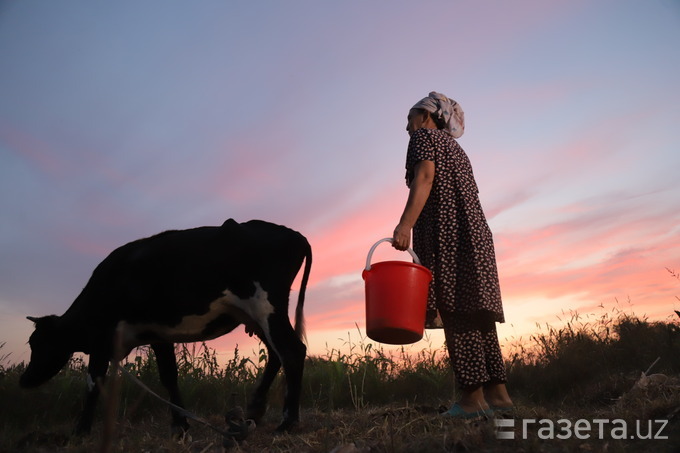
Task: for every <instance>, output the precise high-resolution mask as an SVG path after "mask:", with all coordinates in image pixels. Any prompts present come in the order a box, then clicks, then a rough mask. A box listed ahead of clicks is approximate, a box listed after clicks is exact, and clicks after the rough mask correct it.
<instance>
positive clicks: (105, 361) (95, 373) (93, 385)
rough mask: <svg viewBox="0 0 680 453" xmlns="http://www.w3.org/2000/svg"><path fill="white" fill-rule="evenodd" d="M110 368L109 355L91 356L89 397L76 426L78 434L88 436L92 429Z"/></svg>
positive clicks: (95, 354) (88, 370) (88, 371)
mask: <svg viewBox="0 0 680 453" xmlns="http://www.w3.org/2000/svg"><path fill="white" fill-rule="evenodd" d="M108 368H109V357H108V355H107V354H101V353H100V354H97V353H92V354H90V362H89V363H88V366H87V395H86V396H85V406H84V407H83V412H82V413H81V414H80V420H79V421H78V424H77V425H76V429H75V433H76V434H87V433H89V432H90V430H91V429H92V419H93V418H94V410H95V408H96V407H97V398H99V391H100V386H101V385H103V383H104V378H105V377H106V371H107V370H108Z"/></svg>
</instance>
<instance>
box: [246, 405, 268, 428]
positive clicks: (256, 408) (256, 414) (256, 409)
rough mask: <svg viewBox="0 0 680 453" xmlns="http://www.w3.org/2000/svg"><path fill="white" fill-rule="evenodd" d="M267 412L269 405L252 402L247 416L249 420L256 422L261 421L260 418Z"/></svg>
mask: <svg viewBox="0 0 680 453" xmlns="http://www.w3.org/2000/svg"><path fill="white" fill-rule="evenodd" d="M266 412H267V406H265V405H262V406H260V405H253V404H251V405H249V406H248V412H247V415H246V417H245V418H246V419H248V420H253V421H254V422H255V423H260V420H262V417H264V414H265V413H266Z"/></svg>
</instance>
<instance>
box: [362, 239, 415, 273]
mask: <svg viewBox="0 0 680 453" xmlns="http://www.w3.org/2000/svg"><path fill="white" fill-rule="evenodd" d="M382 242H389V243H390V244H391V243H393V242H394V241H393V240H392V238H385V239H381V240H379V241H378V242H376V243H375V244H373V247H371V250H369V251H368V256H367V257H366V270H367V271H370V270H371V258H372V257H373V252H374V251H375V248H376V247H378V245H380V243H382ZM406 251H407V252H409V253H410V254H411V256H412V257H413V262H414V263H416V264H420V259H419V258H418V255H416V252H414V251H413V249H412V248H410V247H409V248H408V249H407V250H406Z"/></svg>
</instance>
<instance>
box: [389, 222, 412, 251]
mask: <svg viewBox="0 0 680 453" xmlns="http://www.w3.org/2000/svg"><path fill="white" fill-rule="evenodd" d="M410 245H411V228H409V227H407V226H404V225H402V224H401V223H400V224H399V225H397V227H396V228H395V229H394V234H393V236H392V247H394V248H395V249H397V250H406V249H407V248H409V246H410Z"/></svg>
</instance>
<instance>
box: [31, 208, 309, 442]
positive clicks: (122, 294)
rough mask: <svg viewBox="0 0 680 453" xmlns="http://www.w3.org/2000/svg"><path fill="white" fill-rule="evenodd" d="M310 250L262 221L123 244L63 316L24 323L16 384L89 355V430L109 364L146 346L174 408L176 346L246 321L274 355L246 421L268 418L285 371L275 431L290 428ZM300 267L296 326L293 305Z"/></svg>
mask: <svg viewBox="0 0 680 453" xmlns="http://www.w3.org/2000/svg"><path fill="white" fill-rule="evenodd" d="M311 253H312V252H311V247H310V245H309V243H308V242H307V239H305V237H304V236H302V235H301V234H300V233H298V232H296V231H293V230H291V229H289V228H286V227H284V226H280V225H274V224H272V223H268V222H263V221H260V220H251V221H249V222H245V223H241V224H239V223H237V222H235V221H234V220H232V219H229V220H227V221H226V222H224V224H223V225H222V226H219V227H217V226H206V227H199V228H194V229H190V230H176V231H166V232H164V233H160V234H158V235H155V236H152V237H149V238H146V239H140V240H137V241H134V242H131V243H129V244H126V245H124V246H122V247H120V248H118V249H116V250H114V251H113V252H112V253H111V254H110V255H109V256H108V257H106V258H105V259H104V261H102V262H101V263H100V264H99V265H98V266H97V267H96V269H95V270H94V272H93V273H92V276H91V277H90V280H89V281H88V282H87V285H86V286H85V288H84V289H83V290H82V292H81V293H80V295H79V296H78V297H77V298H76V300H75V301H74V302H73V304H72V305H71V307H70V308H69V309H68V310H66V312H65V313H64V314H63V315H62V316H55V315H51V316H44V317H41V318H33V317H29V318H28V319H30V320H31V321H33V322H35V331H34V332H33V334H32V335H31V337H30V340H29V344H30V346H31V360H30V363H29V364H28V367H27V368H26V371H25V372H24V373H23V375H22V376H21V382H20V383H21V385H22V386H23V387H35V386H38V385H40V384H42V383H44V382H46V381H47V380H49V379H50V378H51V377H53V376H54V375H56V374H57V373H58V372H59V370H61V368H63V367H64V366H65V365H66V363H67V362H68V360H69V358H70V357H71V355H72V354H73V353H74V352H78V351H80V352H84V353H86V354H89V355H90V360H89V364H88V393H87V397H86V401H85V406H84V409H83V413H82V415H81V418H80V421H79V422H78V425H77V427H76V431H77V432H81V433H82V432H89V430H90V428H91V425H92V418H93V414H94V409H95V405H96V400H97V396H98V394H99V390H100V389H99V383H101V382H102V379H103V377H104V376H105V375H106V372H107V369H108V366H109V361H110V360H112V359H115V360H120V359H121V358H123V357H125V356H126V355H127V354H129V352H130V351H131V350H132V349H133V348H135V347H137V346H141V345H146V344H150V345H151V347H152V349H153V351H154V352H155V354H156V359H157V361H158V369H159V373H160V378H161V382H162V383H163V385H164V386H165V387H166V388H167V389H168V392H169V394H170V399H171V401H172V402H173V403H175V404H177V405H179V406H182V401H181V398H180V395H179V390H178V387H177V362H176V359H175V354H174V345H173V343H178V342H191V341H202V340H209V339H212V338H216V337H219V336H221V335H224V334H226V333H228V332H230V331H232V330H233V329H234V328H236V327H237V326H238V325H240V324H245V325H246V330H247V331H249V332H251V333H252V332H254V333H255V334H257V335H258V336H259V337H260V339H261V340H262V341H263V342H264V344H265V345H266V346H267V349H268V351H269V360H268V362H267V364H266V366H265V370H264V373H263V377H262V380H261V381H260V383H259V385H258V387H257V389H256V390H255V392H254V394H253V395H252V397H251V401H250V403H249V406H248V414H247V416H248V418H252V419H254V420H256V421H257V420H258V419H259V418H260V417H261V416H262V415H264V412H265V410H266V399H267V392H268V390H269V387H270V386H271V384H272V382H273V380H274V378H275V377H276V374H277V373H278V371H279V369H280V368H281V365H283V369H284V372H285V375H286V383H287V389H286V396H285V401H284V410H283V421H282V423H281V424H280V425H279V427H278V428H277V430H279V431H286V430H289V429H290V428H291V427H292V426H293V425H294V424H295V423H296V422H297V421H298V419H299V404H300V403H299V401H300V389H301V385H302V371H303V365H304V359H305V354H306V347H305V345H304V343H303V342H302V341H301V337H302V335H303V333H302V331H303V315H302V308H303V305H304V297H305V289H306V285H307V282H308V279H309V272H310V269H311V264H312V254H311ZM303 261H306V263H305V269H304V274H303V277H302V281H301V287H300V293H299V298H298V303H297V308H296V311H295V329H293V327H292V326H291V324H290V321H289V319H288V299H289V295H290V290H291V285H292V283H293V280H294V279H295V277H296V275H297V274H298V272H299V270H300V268H301V266H302V262H303ZM114 338H116V339H117V341H114ZM114 343H118V344H117V345H116V344H114ZM172 418H173V421H172V427H173V430H174V431H177V430H179V429H183V430H184V429H187V428H188V426H189V425H188V424H187V421H186V419H185V418H184V417H183V416H181V415H180V414H178V413H175V412H173V417H172Z"/></svg>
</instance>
